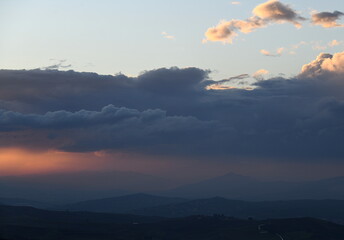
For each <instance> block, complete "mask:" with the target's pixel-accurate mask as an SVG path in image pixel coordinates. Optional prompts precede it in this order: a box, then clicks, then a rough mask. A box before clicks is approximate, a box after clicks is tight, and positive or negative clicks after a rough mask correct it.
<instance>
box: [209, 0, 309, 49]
mask: <svg viewBox="0 0 344 240" xmlns="http://www.w3.org/2000/svg"><path fill="white" fill-rule="evenodd" d="M302 20H305V18H303V17H301V16H300V15H299V14H298V13H297V12H296V11H295V10H293V9H292V8H290V7H289V6H288V5H285V4H283V3H281V2H279V1H278V0H270V1H268V2H266V3H263V4H260V5H258V6H257V7H256V8H254V9H253V16H252V17H250V18H248V19H246V20H238V19H233V20H231V21H221V22H220V23H219V24H218V25H217V26H215V27H212V28H209V29H208V30H207V31H206V33H205V36H206V38H205V39H204V40H203V42H207V41H212V42H223V43H232V42H233V39H234V38H235V37H236V36H237V35H238V34H237V32H242V33H250V32H252V31H254V30H256V29H259V28H263V27H266V26H267V25H269V24H271V23H278V24H281V23H286V22H289V23H292V24H294V25H295V26H296V27H297V28H300V27H301V23H300V21H302Z"/></svg>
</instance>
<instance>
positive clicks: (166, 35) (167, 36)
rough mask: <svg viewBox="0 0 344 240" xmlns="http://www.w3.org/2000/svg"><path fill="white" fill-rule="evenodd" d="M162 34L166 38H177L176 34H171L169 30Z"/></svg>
mask: <svg viewBox="0 0 344 240" xmlns="http://www.w3.org/2000/svg"><path fill="white" fill-rule="evenodd" d="M161 35H162V36H163V37H164V38H166V39H170V40H175V39H176V37H175V36H173V35H170V34H168V33H167V32H162V33H161Z"/></svg>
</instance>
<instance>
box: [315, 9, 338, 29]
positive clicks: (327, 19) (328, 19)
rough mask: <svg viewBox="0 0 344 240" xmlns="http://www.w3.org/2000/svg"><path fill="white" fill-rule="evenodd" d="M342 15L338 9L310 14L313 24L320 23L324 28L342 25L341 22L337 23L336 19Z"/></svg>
mask: <svg viewBox="0 0 344 240" xmlns="http://www.w3.org/2000/svg"><path fill="white" fill-rule="evenodd" d="M343 15H344V13H342V12H339V11H334V12H332V13H331V12H319V13H313V14H312V23H313V24H314V25H320V26H322V27H324V28H333V27H343V26H344V25H343V24H339V23H338V22H337V21H338V20H339V19H340V18H341V17H342V16H343Z"/></svg>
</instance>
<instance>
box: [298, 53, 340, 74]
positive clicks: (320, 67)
mask: <svg viewBox="0 0 344 240" xmlns="http://www.w3.org/2000/svg"><path fill="white" fill-rule="evenodd" d="M328 74H338V75H342V74H344V52H341V53H336V54H334V55H331V54H325V53H322V54H320V55H319V56H318V57H317V58H316V59H315V60H314V61H312V62H311V63H309V64H306V65H304V66H303V67H302V72H301V76H303V77H307V78H314V77H318V76H324V75H328Z"/></svg>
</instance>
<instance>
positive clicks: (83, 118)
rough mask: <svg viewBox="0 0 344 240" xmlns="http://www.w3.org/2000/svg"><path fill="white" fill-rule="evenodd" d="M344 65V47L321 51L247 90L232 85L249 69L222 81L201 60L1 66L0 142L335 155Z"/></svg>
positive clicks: (343, 104)
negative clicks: (132, 66)
mask: <svg viewBox="0 0 344 240" xmlns="http://www.w3.org/2000/svg"><path fill="white" fill-rule="evenodd" d="M343 66H344V52H341V53H337V54H334V55H330V54H321V55H320V56H318V58H317V59H316V60H314V61H312V62H311V63H309V64H306V65H305V66H303V68H302V71H301V73H300V74H299V75H298V76H296V77H294V78H288V79H286V78H272V79H267V80H263V79H258V80H260V81H256V82H255V83H254V86H253V88H252V89H250V90H249V91H248V90H245V89H240V88H235V87H231V84H232V82H233V81H236V80H240V81H241V80H244V79H245V78H248V77H249V75H247V74H243V75H240V76H236V77H233V78H229V79H226V80H223V81H220V82H217V81H213V80H211V79H210V78H209V71H207V70H202V69H198V68H186V69H179V68H169V69H167V68H162V69H156V70H152V71H146V72H144V73H142V74H141V75H139V76H137V77H127V76H125V75H116V76H104V75H98V74H95V73H79V72H74V71H65V72H63V71H57V70H1V71H0V84H1V86H2V87H1V89H0V109H2V110H1V111H0V147H2V148H5V147H22V148H32V149H35V148H37V149H56V150H60V151H61V150H62V151H69V152H92V151H102V150H114V151H117V150H118V151H124V152H125V151H127V152H133V153H144V154H161V155H166V156H192V157H194V158H198V157H204V156H209V157H211V158H212V159H213V160H214V161H215V160H216V159H217V158H221V159H227V160H228V161H231V160H232V159H235V158H237V157H241V158H252V157H254V158H261V159H264V158H269V159H274V160H275V161H281V160H283V159H285V158H288V159H292V160H293V161H301V162H308V161H319V162H322V161H324V162H325V161H326V162H338V161H342V160H343V159H344V149H343V148H342V145H343V142H344V134H343V133H344V94H343V92H344V84H343V83H344V79H343V75H344V69H343ZM267 73H268V72H267V71H266V70H261V71H259V72H257V76H256V77H257V78H259V77H261V76H263V75H266V74H267ZM209 86H218V87H217V88H215V87H213V88H210V87H209ZM221 86H225V87H221Z"/></svg>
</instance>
